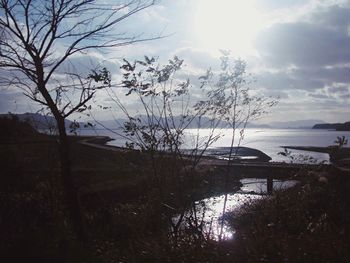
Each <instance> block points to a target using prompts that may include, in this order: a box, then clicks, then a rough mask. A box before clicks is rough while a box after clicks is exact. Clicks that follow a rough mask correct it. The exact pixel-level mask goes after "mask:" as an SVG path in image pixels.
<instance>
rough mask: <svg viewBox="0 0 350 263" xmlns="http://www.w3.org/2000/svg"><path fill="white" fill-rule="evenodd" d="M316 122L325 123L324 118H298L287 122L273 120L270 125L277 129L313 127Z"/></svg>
mask: <svg viewBox="0 0 350 263" xmlns="http://www.w3.org/2000/svg"><path fill="white" fill-rule="evenodd" d="M315 123H322V124H323V123H325V122H324V121H322V120H313V119H309V120H297V121H285V122H271V123H269V125H270V126H271V127H272V128H276V129H311V128H312V127H313V126H314V125H315Z"/></svg>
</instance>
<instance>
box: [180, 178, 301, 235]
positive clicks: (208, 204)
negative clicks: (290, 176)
mask: <svg viewBox="0 0 350 263" xmlns="http://www.w3.org/2000/svg"><path fill="white" fill-rule="evenodd" d="M241 183H242V184H243V186H242V187H241V189H240V191H239V192H237V193H233V194H229V195H228V196H227V204H226V212H231V211H234V210H236V209H238V208H240V207H241V206H242V205H244V204H245V203H247V202H250V201H253V200H257V199H260V198H262V194H266V192H267V186H266V179H265V180H264V179H256V178H252V179H242V180H241ZM295 184H297V181H294V180H290V181H280V180H274V185H273V188H274V190H279V189H286V188H289V187H293V186H294V185H295ZM243 192H244V193H243ZM224 200H225V195H219V196H214V197H210V198H205V199H202V200H200V201H197V202H196V219H197V222H198V223H199V224H202V231H203V234H204V235H205V236H207V237H211V238H212V239H214V240H218V239H219V236H220V232H221V224H222V211H223V207H224ZM185 218H186V220H185V221H184V222H185V224H186V226H188V225H189V224H192V223H191V222H189V220H190V219H192V220H193V218H194V217H193V211H188V212H187V213H186V214H185ZM178 219H179V217H178V216H176V217H174V219H173V220H174V222H175V221H177V220H178ZM235 232H236V231H235V230H234V229H232V228H231V227H230V226H229V225H228V224H227V223H226V222H225V220H224V224H223V231H222V236H221V239H226V240H227V239H232V238H234V234H235Z"/></svg>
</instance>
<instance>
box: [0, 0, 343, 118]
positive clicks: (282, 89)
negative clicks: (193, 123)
mask: <svg viewBox="0 0 350 263" xmlns="http://www.w3.org/2000/svg"><path fill="white" fill-rule="evenodd" d="M106 1H107V0H106ZM120 31H127V32H133V33H135V34H138V33H142V34H143V36H145V37H148V36H157V35H161V36H163V38H162V39H158V40H153V41H149V42H142V43H139V44H136V45H132V46H125V47H120V48H118V49H113V50H108V51H104V52H99V51H93V52H92V51H91V52H88V53H84V54H80V55H77V56H75V57H74V58H72V60H71V63H72V64H74V65H75V66H76V68H79V70H80V72H81V74H87V72H88V70H89V68H91V67H93V66H94V65H96V63H99V64H101V65H104V66H106V67H107V68H108V69H109V70H110V71H111V72H112V77H113V78H114V79H118V75H120V69H119V68H120V65H121V60H122V58H127V59H130V60H132V59H138V58H142V57H143V56H144V55H147V56H155V57H158V58H159V61H161V62H166V61H167V60H168V59H170V58H172V57H173V56H174V55H176V56H178V57H179V58H181V59H184V61H185V66H184V74H185V75H187V76H188V77H189V78H193V79H195V78H198V76H200V75H202V74H203V73H204V72H205V71H206V69H207V68H209V67H215V66H217V65H218V63H219V60H218V57H219V56H220V52H219V50H220V49H229V50H231V55H232V56H234V57H235V58H242V59H244V60H245V61H246V62H247V65H248V68H247V69H248V71H249V72H250V73H252V74H253V75H254V78H255V79H256V82H255V83H254V85H253V87H252V89H253V90H254V91H255V92H256V93H257V94H258V95H260V96H276V97H277V96H278V97H279V98H280V99H279V104H278V106H276V107H275V108H274V109H273V110H272V112H271V113H270V114H269V115H268V116H267V117H265V118H264V119H263V120H261V122H265V123H267V122H270V121H294V120H304V119H315V120H323V121H326V122H345V121H349V120H350V117H349V116H350V108H349V105H350V1H341V0H284V1H281V0H244V1H243V0H217V1H212V0H162V1H158V2H157V4H156V5H154V6H153V7H150V8H148V9H146V10H144V11H143V12H140V13H138V14H136V15H134V16H133V17H131V18H130V19H129V20H126V21H124V22H123V23H121V24H120ZM90 65H91V67H90ZM98 96H99V97H98V98H97V99H96V100H95V102H96V103H97V101H98V103H101V104H103V105H107V106H108V105H109V104H112V103H113V102H111V101H110V99H108V97H107V96H106V95H105V94H99V95H98ZM125 103H126V104H128V105H129V106H131V107H135V108H137V101H132V99H130V98H127V99H126V100H125ZM36 110H38V106H37V105H36V104H35V103H34V102H31V101H29V100H28V99H27V98H25V97H24V96H22V95H21V92H20V91H18V90H12V89H2V90H1V91H0V112H8V111H11V112H18V113H20V112H27V111H29V112H33V111H36ZM95 114H96V116H97V117H98V118H101V119H109V118H111V116H110V115H109V114H110V113H107V112H104V111H100V110H99V109H98V108H96V110H95Z"/></svg>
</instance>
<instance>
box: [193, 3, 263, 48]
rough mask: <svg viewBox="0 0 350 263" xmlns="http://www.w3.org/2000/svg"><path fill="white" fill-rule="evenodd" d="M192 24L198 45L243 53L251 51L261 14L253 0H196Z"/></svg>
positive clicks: (261, 23) (261, 24)
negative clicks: (196, 4)
mask: <svg viewBox="0 0 350 263" xmlns="http://www.w3.org/2000/svg"><path fill="white" fill-rule="evenodd" d="M193 24H194V33H195V35H196V38H197V41H198V45H199V46H200V47H201V48H204V49H206V50H208V51H211V52H217V50H218V49H230V50H231V51H232V53H236V54H237V55H246V54H250V53H252V52H254V48H253V40H254V38H255V36H256V34H257V33H258V31H259V30H260V29H261V28H262V26H263V17H262V15H261V14H260V13H259V12H258V10H257V9H256V8H255V7H254V1H253V0H218V1H213V0H198V6H197V10H196V12H195V14H194V23H193Z"/></svg>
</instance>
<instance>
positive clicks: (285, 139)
mask: <svg viewBox="0 0 350 263" xmlns="http://www.w3.org/2000/svg"><path fill="white" fill-rule="evenodd" d="M117 132H119V133H120V134H122V132H121V130H118V131H117ZM197 132H198V130H197V129H188V130H186V133H185V138H184V145H183V147H184V148H186V149H190V148H193V147H194V145H195V142H196V139H195V138H196V135H197ZM218 133H220V134H221V137H220V139H219V140H217V141H216V142H215V143H213V144H212V145H211V146H210V148H216V147H229V146H230V145H231V136H230V135H231V130H228V129H221V130H220V131H218ZM208 134H209V130H208V129H201V130H199V137H200V138H201V140H202V141H204V140H205V138H206V136H208ZM79 135H101V136H109V137H111V138H113V139H114V140H113V141H111V142H109V143H108V144H109V145H114V146H125V142H126V141H127V140H126V139H125V138H123V137H122V136H119V135H117V134H115V133H113V132H111V131H108V130H103V129H101V130H82V131H81V132H80V134H79ZM343 135H344V136H345V137H347V138H350V132H349V131H333V130H316V129H246V130H245V132H244V139H243V141H242V142H241V144H240V146H246V147H250V148H255V149H258V150H260V151H262V152H264V153H266V154H267V155H269V156H270V157H271V158H272V161H282V162H283V161H285V162H289V161H290V158H288V157H285V156H282V155H279V154H278V153H279V152H281V151H283V148H281V146H318V147H326V146H329V145H333V144H334V141H335V140H336V138H337V136H343ZM238 141H239V138H238V136H237V137H236V141H235V142H236V143H235V146H237V143H238ZM290 151H291V152H292V154H293V155H294V156H298V155H308V156H311V157H313V158H315V159H316V160H317V161H319V162H320V161H329V156H328V154H324V153H314V152H307V151H298V150H290ZM300 162H302V160H300Z"/></svg>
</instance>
